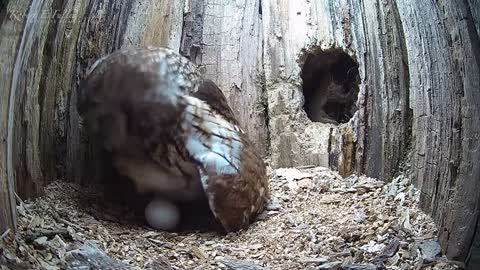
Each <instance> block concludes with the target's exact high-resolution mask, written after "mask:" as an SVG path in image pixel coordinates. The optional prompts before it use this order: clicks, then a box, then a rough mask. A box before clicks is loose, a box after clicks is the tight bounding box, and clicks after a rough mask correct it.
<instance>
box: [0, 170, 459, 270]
mask: <svg viewBox="0 0 480 270" xmlns="http://www.w3.org/2000/svg"><path fill="white" fill-rule="evenodd" d="M270 188H271V193H272V198H271V201H270V202H269V204H268V206H267V209H266V210H265V211H264V212H263V213H262V214H261V215H260V216H259V217H258V220H257V221H256V222H255V223H253V224H252V225H251V226H250V227H249V228H248V229H247V230H245V231H241V232H237V233H230V234H228V235H220V234H218V233H215V232H189V233H171V232H162V231H156V230H153V229H151V228H149V227H147V226H145V225H143V224H142V223H138V222H130V217H129V215H128V213H121V214H120V216H121V217H123V218H121V220H120V219H119V218H118V216H119V215H118V211H121V210H118V209H117V210H116V211H117V213H116V214H112V212H111V209H110V210H106V208H107V207H105V205H103V203H102V199H101V194H100V193H99V192H98V191H96V190H95V189H85V188H81V187H79V186H76V185H74V184H70V183H66V182H62V181H57V182H54V183H53V184H51V185H50V186H48V187H47V189H46V195H45V196H44V197H42V198H39V199H37V200H35V201H33V202H20V203H19V205H18V206H17V209H18V214H19V229H18V232H17V234H16V235H13V234H12V233H6V234H4V235H2V236H1V237H2V238H1V242H0V243H1V245H2V247H0V268H1V269H2V270H3V269H9V268H10V269H32V268H33V269H49V270H50V269H198V270H199V269H352V270H353V269H458V268H459V267H460V266H459V263H455V262H451V261H448V260H447V259H446V258H445V257H444V256H442V255H441V250H440V247H439V245H438V242H437V239H436V232H437V230H436V227H435V224H434V223H433V221H432V219H431V218H430V217H429V216H428V215H426V214H425V213H423V212H422V211H421V210H420V209H419V207H418V201H419V192H418V191H417V190H416V189H415V188H414V186H413V185H412V184H411V183H410V181H409V179H408V178H405V177H398V178H396V179H394V180H393V181H392V182H390V183H384V182H382V181H379V180H376V179H373V178H368V177H363V176H361V177H358V176H350V177H347V178H345V179H343V178H342V177H340V176H339V175H338V174H337V173H335V172H333V171H331V170H328V169H326V168H321V167H314V168H303V169H295V168H288V169H277V170H274V171H272V172H271V173H270ZM132 220H133V219H132ZM0 235H1V234H0ZM94 263H97V265H93V264H94ZM87 266H88V267H90V268H86V267H87ZM82 267H83V268H82Z"/></svg>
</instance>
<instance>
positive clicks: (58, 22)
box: [0, 0, 480, 260]
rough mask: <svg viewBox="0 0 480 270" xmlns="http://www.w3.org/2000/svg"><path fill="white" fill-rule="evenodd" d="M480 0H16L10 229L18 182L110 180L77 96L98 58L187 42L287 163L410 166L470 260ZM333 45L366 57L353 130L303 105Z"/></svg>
mask: <svg viewBox="0 0 480 270" xmlns="http://www.w3.org/2000/svg"><path fill="white" fill-rule="evenodd" d="M457 2H458V3H457ZM479 6H480V5H478V0H467V1H455V2H454V3H452V1H447V0H444V1H436V2H424V1H423V2H419V1H417V2H408V3H407V2H406V1H395V0H379V1H374V0H367V1H348V0H340V1H333V0H322V1H321V0H316V1H308V0H289V1H278V0H262V1H260V0H243V1H236V2H232V1H216V2H211V1H204V0H196V1H160V2H159V1H154V0H149V1H140V0H135V1H127V0H108V1H100V0H90V1H83V0H66V1H58V0H39V1H27V0H11V1H10V2H9V4H8V7H7V9H6V10H4V11H2V12H3V13H1V14H0V23H1V25H0V34H1V35H0V37H1V38H0V52H2V54H1V55H2V56H5V57H3V58H2V60H1V61H2V62H1V64H2V68H1V69H0V203H1V205H2V206H4V207H1V210H0V215H1V216H0V218H1V220H2V221H7V222H3V223H2V222H0V225H1V226H0V228H3V229H4V228H6V227H8V226H12V224H13V220H14V219H13V215H12V213H13V211H14V205H15V204H14V200H13V192H14V189H13V185H14V180H15V181H16V186H17V188H16V189H17V191H18V192H19V193H20V195H21V196H22V197H29V196H36V195H39V194H40V193H41V190H42V187H43V186H44V185H45V184H47V183H48V182H50V181H52V180H54V179H55V178H56V177H57V176H59V177H62V178H63V177H64V176H66V178H67V179H69V180H70V181H76V182H84V181H87V182H91V181H96V179H98V175H99V173H100V172H101V169H102V168H91V167H89V166H85V165H84V164H87V163H86V161H87V160H93V159H95V158H98V153H95V152H94V151H92V150H91V145H89V143H88V140H86V138H85V137H84V135H83V134H82V133H81V128H80V125H79V117H78V115H77V112H76V109H75V104H76V96H75V91H73V90H74V89H76V87H77V86H78V82H79V81H80V80H81V79H83V77H84V74H85V71H86V69H87V67H89V66H90V65H91V64H92V63H93V61H95V60H96V59H97V58H98V57H100V56H102V55H104V54H106V53H109V52H111V51H112V50H115V49H118V48H121V47H126V46H143V45H154V46H168V47H171V48H173V49H176V50H180V51H181V52H182V53H183V54H184V55H186V56H188V57H190V58H191V59H192V60H193V61H194V62H195V63H196V64H198V65H199V66H200V68H201V70H202V72H203V73H204V74H205V76H207V77H209V78H211V79H212V80H214V81H215V82H216V83H217V84H218V85H219V86H220V88H221V89H222V90H223V91H224V92H225V94H226V96H227V98H228V100H229V103H230V105H231V107H232V108H233V110H234V111H235V113H236V114H237V115H238V118H239V120H240V122H241V124H242V126H243V127H244V129H245V130H246V131H247V133H248V134H249V136H250V137H251V138H252V139H253V140H254V141H255V143H256V146H257V148H258V149H259V150H260V151H262V152H264V153H265V152H267V149H268V151H269V153H270V154H271V161H272V162H271V163H272V165H273V166H274V167H283V166H297V165H323V166H329V167H333V168H336V169H338V170H339V171H340V172H341V173H342V175H348V174H350V173H351V172H352V171H355V172H357V173H366V174H368V175H371V176H376V177H380V178H383V179H386V180H388V179H391V178H392V177H393V176H394V175H395V174H397V173H399V172H402V170H405V169H409V170H408V172H410V173H411V175H412V176H413V178H414V179H415V181H416V183H417V186H418V187H419V188H421V190H422V192H423V195H422V204H423V207H424V208H425V209H427V210H428V211H430V212H431V213H432V215H433V216H434V217H435V219H436V221H437V223H438V224H439V227H440V234H441V239H442V242H443V247H444V249H445V251H446V252H447V254H448V255H449V256H450V257H451V258H455V259H459V260H463V259H464V258H465V256H466V253H467V252H468V247H470V246H471V239H472V237H473V235H474V233H475V224H477V222H478V220H479V218H478V216H479V209H480V195H479V194H480V183H479V181H478V179H479V178H480V166H478V164H477V160H479V158H480V150H479V149H478V147H477V143H476V142H477V140H478V137H479V128H478V127H480V123H479V122H480V119H479V118H478V113H479V111H478V110H480V93H479V92H478V89H479V88H480V82H479V80H480V79H479V75H478V74H479V65H480V64H479V62H480V60H479V59H480V52H479V50H480V49H479V48H480V46H479V43H480V42H479V38H478V36H479V29H480V27H479V21H480V11H479ZM334 47H335V48H341V49H344V50H345V51H346V52H347V53H348V54H349V55H350V56H352V57H353V58H354V59H355V60H356V61H357V62H358V64H359V71H360V78H361V81H362V82H361V84H360V86H359V89H360V93H359V97H358V102H357V107H358V111H357V113H356V115H355V116H354V117H353V119H352V120H351V121H350V122H349V123H347V124H344V125H342V126H340V127H339V126H335V125H331V124H321V123H312V122H311V121H310V120H309V119H308V118H307V116H306V114H305V112H304V110H303V108H302V107H303V103H304V96H303V93H302V88H301V85H302V81H301V78H300V73H301V68H302V64H303V62H304V61H305V58H306V54H307V53H308V52H311V51H313V50H315V49H317V48H321V49H323V50H325V49H329V48H334ZM266 124H268V126H267V125H266ZM477 230H478V229H477ZM477 233H479V232H478V231H477Z"/></svg>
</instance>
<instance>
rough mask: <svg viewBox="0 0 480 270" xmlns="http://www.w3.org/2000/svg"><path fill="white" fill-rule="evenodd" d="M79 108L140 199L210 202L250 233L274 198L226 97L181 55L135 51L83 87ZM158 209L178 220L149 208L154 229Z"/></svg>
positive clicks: (229, 225) (225, 219)
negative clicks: (144, 196) (143, 195)
mask: <svg viewBox="0 0 480 270" xmlns="http://www.w3.org/2000/svg"><path fill="white" fill-rule="evenodd" d="M77 105H78V106H77V108H78V111H79V113H80V115H81V116H82V118H83V122H84V124H85V126H86V128H87V130H88V133H89V134H90V137H91V138H93V139H94V140H95V141H96V142H97V143H98V144H99V145H101V147H103V148H104V149H105V150H107V151H108V152H109V153H111V155H112V157H113V163H114V167H115V168H116V169H117V170H118V172H119V173H120V174H122V175H125V176H127V177H128V178H129V179H131V180H132V182H133V183H134V185H135V187H136V189H137V191H138V192H153V193H155V194H157V195H158V196H159V198H161V199H162V200H167V201H169V202H173V203H175V201H178V200H193V199H195V198H198V197H199V196H202V195H203V196H204V195H206V197H207V199H208V203H209V206H210V209H211V211H212V212H213V214H214V216H215V218H216V219H217V220H218V221H219V222H220V223H221V224H222V225H223V227H224V228H225V229H226V230H227V231H236V230H239V229H242V228H246V227H247V226H248V225H249V224H250V223H251V222H252V221H253V219H254V218H255V216H256V215H258V214H259V213H260V212H261V211H262V210H263V207H264V203H265V201H266V200H267V199H268V196H269V190H268V182H267V176H266V168H265V164H264V162H263V161H262V159H261V157H260V156H259V154H258V153H257V151H256V149H255V148H254V147H253V145H252V143H251V142H250V140H249V138H248V137H247V135H246V133H245V132H243V131H242V129H241V128H240V126H239V123H238V122H237V120H236V118H235V116H234V114H233V112H232V110H231V108H230V107H229V105H228V104H227V101H226V98H225V96H224V95H223V93H222V91H221V90H220V89H219V88H218V87H217V86H216V85H215V83H213V82H212V81H210V80H207V79H204V78H202V76H201V75H200V74H199V73H198V72H197V70H196V68H195V66H194V65H193V64H192V63H191V62H190V61H189V60H188V59H187V58H185V57H183V56H181V55H180V54H178V53H176V52H174V51H173V50H170V49H166V48H130V49H123V50H119V51H116V52H114V53H112V54H109V55H107V56H104V57H103V58H101V59H99V60H98V61H97V62H95V64H94V65H93V66H92V67H91V68H90V70H89V72H88V74H87V78H86V79H85V80H84V82H82V85H81V86H80V87H79V92H78V104H77ZM149 209H150V210H149ZM151 209H153V213H155V212H157V214H158V212H159V211H160V212H162V211H165V212H169V213H170V212H172V211H173V214H172V215H173V216H175V215H176V213H175V211H174V210H172V208H171V207H170V206H169V205H168V204H165V203H163V202H162V201H160V202H155V203H153V202H152V204H151V205H149V206H148V207H147V209H146V216H147V220H150V221H149V222H150V224H151V225H152V226H155V225H154V224H152V223H155V221H152V220H154V219H155V217H154V216H153V217H152V216H151V215H152V214H151V213H152V210H151ZM162 214H165V215H168V213H160V215H162ZM149 215H150V217H149ZM154 215H156V214H154ZM175 218H176V217H174V218H173V219H175ZM160 222H161V221H160ZM167 223H168V222H167ZM174 223H175V222H173V224H174ZM162 226H163V227H170V225H165V224H163V225H158V226H157V227H160V228H162Z"/></svg>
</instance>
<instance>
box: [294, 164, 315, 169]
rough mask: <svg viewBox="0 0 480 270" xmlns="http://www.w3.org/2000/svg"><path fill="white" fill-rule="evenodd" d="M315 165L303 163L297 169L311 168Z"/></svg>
mask: <svg viewBox="0 0 480 270" xmlns="http://www.w3.org/2000/svg"><path fill="white" fill-rule="evenodd" d="M315 167H316V166H315V165H304V166H298V167H297V169H299V170H302V169H311V168H315Z"/></svg>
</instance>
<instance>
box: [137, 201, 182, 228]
mask: <svg viewBox="0 0 480 270" xmlns="http://www.w3.org/2000/svg"><path fill="white" fill-rule="evenodd" d="M145 219H146V220H147V222H148V224H149V225H150V226H152V227H153V228H155V229H158V230H171V229H174V228H175V227H176V226H177V225H178V223H179V221H180V211H179V210H178V208H177V206H175V204H173V203H171V202H169V201H166V200H161V199H154V200H153V201H151V202H150V203H149V204H148V205H147V207H145Z"/></svg>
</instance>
